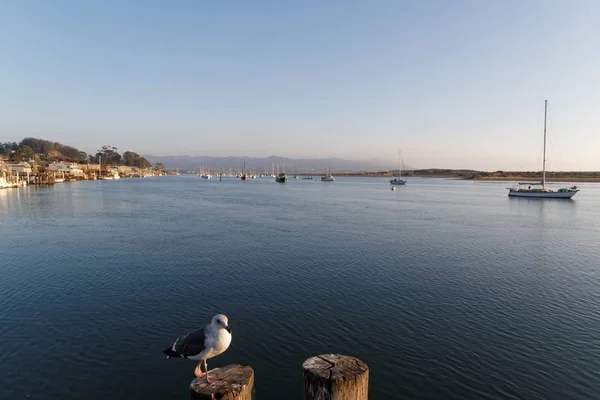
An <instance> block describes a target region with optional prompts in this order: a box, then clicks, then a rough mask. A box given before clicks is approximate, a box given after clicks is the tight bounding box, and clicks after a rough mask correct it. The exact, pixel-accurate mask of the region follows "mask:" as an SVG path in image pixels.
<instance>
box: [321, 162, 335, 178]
mask: <svg viewBox="0 0 600 400" xmlns="http://www.w3.org/2000/svg"><path fill="white" fill-rule="evenodd" d="M321 182H335V178H334V177H333V175H331V165H330V166H329V170H325V175H323V176H322V177H321Z"/></svg>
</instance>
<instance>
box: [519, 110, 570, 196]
mask: <svg viewBox="0 0 600 400" xmlns="http://www.w3.org/2000/svg"><path fill="white" fill-rule="evenodd" d="M547 118H548V100H545V101H544V158H543V161H542V170H543V172H542V182H541V183H519V184H517V185H515V186H514V187H512V188H508V195H509V196H511V197H531V198H538V199H570V198H571V197H573V196H575V195H576V194H577V192H579V189H578V188H577V186H571V187H569V188H561V189H557V190H552V189H546V120H547ZM525 186H526V187H525ZM532 186H533V187H532ZM540 186H541V187H540Z"/></svg>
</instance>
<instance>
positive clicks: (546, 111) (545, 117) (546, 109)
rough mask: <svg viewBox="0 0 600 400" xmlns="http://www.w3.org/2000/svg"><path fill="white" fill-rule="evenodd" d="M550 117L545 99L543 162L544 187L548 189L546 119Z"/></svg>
mask: <svg viewBox="0 0 600 400" xmlns="http://www.w3.org/2000/svg"><path fill="white" fill-rule="evenodd" d="M547 118H548V100H544V161H543V163H542V189H546V119H547Z"/></svg>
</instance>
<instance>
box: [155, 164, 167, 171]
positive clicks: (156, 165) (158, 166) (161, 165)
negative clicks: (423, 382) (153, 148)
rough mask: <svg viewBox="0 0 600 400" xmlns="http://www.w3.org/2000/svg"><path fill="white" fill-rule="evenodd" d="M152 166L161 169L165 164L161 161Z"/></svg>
mask: <svg viewBox="0 0 600 400" xmlns="http://www.w3.org/2000/svg"><path fill="white" fill-rule="evenodd" d="M154 168H155V169H159V170H162V169H165V166H164V165H163V164H162V163H159V162H157V163H156V164H155V165H154Z"/></svg>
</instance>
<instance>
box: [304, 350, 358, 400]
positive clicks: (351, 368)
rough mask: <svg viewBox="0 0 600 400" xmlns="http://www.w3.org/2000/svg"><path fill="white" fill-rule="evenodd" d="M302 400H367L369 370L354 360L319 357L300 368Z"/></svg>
mask: <svg viewBox="0 0 600 400" xmlns="http://www.w3.org/2000/svg"><path fill="white" fill-rule="evenodd" d="M302 368H303V369H304V400H367V399H368V397H369V367H367V364H365V363H364V362H362V361H360V360H359V359H357V358H354V357H350V356H344V355H341V354H322V355H319V356H315V357H311V358H309V359H308V360H306V361H304V363H303V364H302Z"/></svg>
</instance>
